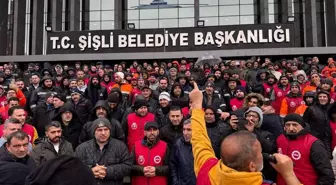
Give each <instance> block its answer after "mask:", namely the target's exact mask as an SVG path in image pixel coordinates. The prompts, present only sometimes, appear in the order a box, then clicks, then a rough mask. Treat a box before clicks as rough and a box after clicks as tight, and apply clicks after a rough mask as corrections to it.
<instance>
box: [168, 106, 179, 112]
mask: <svg viewBox="0 0 336 185" xmlns="http://www.w3.org/2000/svg"><path fill="white" fill-rule="evenodd" d="M170 111H181V113H182V109H181V107H179V106H174V105H173V106H171V107H170V109H169V112H170Z"/></svg>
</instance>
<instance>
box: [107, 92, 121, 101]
mask: <svg viewBox="0 0 336 185" xmlns="http://www.w3.org/2000/svg"><path fill="white" fill-rule="evenodd" d="M107 102H108V103H119V102H120V99H119V98H118V97H117V96H116V95H115V94H113V93H112V94H109V95H108V97H107Z"/></svg>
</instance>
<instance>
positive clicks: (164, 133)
mask: <svg viewBox="0 0 336 185" xmlns="http://www.w3.org/2000/svg"><path fill="white" fill-rule="evenodd" d="M182 134H183V121H182V122H181V123H180V125H177V126H175V125H173V124H172V123H171V122H170V121H169V124H167V125H165V126H163V127H162V128H161V129H160V134H159V137H160V139H161V140H162V141H165V142H166V143H167V144H168V146H169V149H170V150H171V148H172V147H173V146H174V144H175V142H176V140H177V139H178V138H180V137H181V136H182Z"/></svg>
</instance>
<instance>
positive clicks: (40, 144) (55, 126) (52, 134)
mask: <svg viewBox="0 0 336 185" xmlns="http://www.w3.org/2000/svg"><path fill="white" fill-rule="evenodd" d="M45 132H46V133H45V135H46V137H43V138H40V139H39V140H37V141H36V142H35V144H36V146H35V148H34V150H33V152H32V154H31V156H32V157H33V159H34V160H35V162H36V165H37V166H40V165H42V164H44V163H45V162H47V161H49V160H51V159H53V158H56V157H57V156H60V155H73V148H72V145H71V143H69V142H68V141H66V140H65V139H64V138H63V137H62V127H61V123H60V122H58V121H52V122H51V123H49V124H47V125H46V126H45Z"/></svg>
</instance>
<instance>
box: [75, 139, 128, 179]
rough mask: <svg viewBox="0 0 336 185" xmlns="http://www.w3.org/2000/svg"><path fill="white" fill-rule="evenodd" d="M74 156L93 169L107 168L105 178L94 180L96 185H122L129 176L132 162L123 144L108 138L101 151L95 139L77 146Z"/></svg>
mask: <svg viewBox="0 0 336 185" xmlns="http://www.w3.org/2000/svg"><path fill="white" fill-rule="evenodd" d="M75 156H77V157H79V158H80V159H81V160H82V161H83V162H84V163H85V164H86V165H88V166H89V167H90V168H93V167H95V166H96V164H98V165H104V166H105V167H107V170H106V172H107V173H106V177H105V178H104V179H96V181H97V185H98V184H99V185H123V178H124V177H125V176H127V175H129V174H130V172H131V169H132V165H133V160H132V156H131V154H130V153H129V152H128V149H127V146H126V144H125V143H123V142H121V141H119V140H117V139H113V138H110V140H109V142H108V144H106V145H105V146H104V148H103V150H102V151H101V150H100V149H99V146H98V144H97V143H96V140H95V139H91V140H90V141H87V142H85V143H82V144H81V145H79V146H78V147H77V149H76V152H75Z"/></svg>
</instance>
